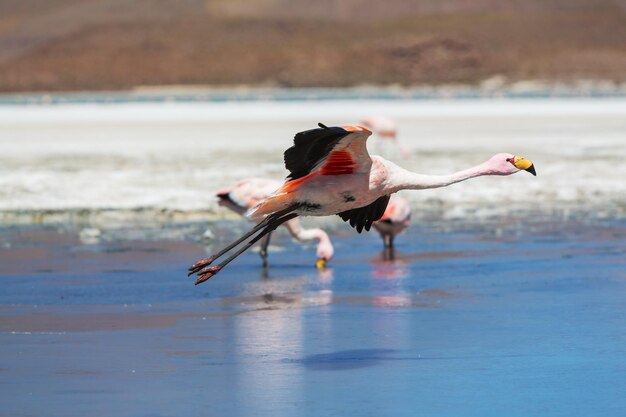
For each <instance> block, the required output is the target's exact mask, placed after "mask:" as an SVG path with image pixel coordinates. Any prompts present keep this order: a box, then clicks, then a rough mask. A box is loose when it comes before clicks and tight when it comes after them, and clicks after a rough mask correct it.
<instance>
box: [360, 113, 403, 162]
mask: <svg viewBox="0 0 626 417" xmlns="http://www.w3.org/2000/svg"><path fill="white" fill-rule="evenodd" d="M361 123H363V126H365V127H366V128H367V129H368V130H371V131H372V132H374V133H375V134H376V135H378V136H379V137H380V138H381V139H386V140H390V141H392V142H393V143H394V144H395V145H396V146H398V147H399V148H400V152H402V157H403V158H404V159H407V158H408V157H409V155H410V154H411V152H410V151H409V149H408V148H407V147H406V146H405V145H402V144H400V142H399V141H398V126H397V124H396V122H395V121H394V120H393V119H392V118H390V117H386V116H373V117H368V118H367V119H365V120H363V121H362V122H361Z"/></svg>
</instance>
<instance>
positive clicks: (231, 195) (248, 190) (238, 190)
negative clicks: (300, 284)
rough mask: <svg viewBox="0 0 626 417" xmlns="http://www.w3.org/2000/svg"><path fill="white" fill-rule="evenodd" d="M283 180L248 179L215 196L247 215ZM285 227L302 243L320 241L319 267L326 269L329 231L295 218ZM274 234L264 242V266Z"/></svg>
mask: <svg viewBox="0 0 626 417" xmlns="http://www.w3.org/2000/svg"><path fill="white" fill-rule="evenodd" d="M281 185H282V182H280V181H275V180H271V179H267V178H247V179H244V180H241V181H239V182H238V183H237V184H235V186H234V187H232V188H224V189H221V190H219V191H218V192H217V193H216V195H217V197H218V198H219V201H218V204H219V205H220V206H223V207H226V208H229V209H230V210H232V211H234V212H235V213H239V214H241V215H245V213H246V211H248V210H249V209H251V208H252V207H254V206H256V205H257V204H258V203H259V202H261V201H263V200H265V199H266V198H268V197H269V196H271V195H272V194H273V193H274V191H276V190H277V189H278V188H280V186H281ZM283 226H285V228H286V229H287V230H288V231H289V233H290V234H291V236H293V237H294V238H295V239H297V240H298V241H300V242H306V241H309V240H317V241H318V244H317V262H316V264H315V265H316V266H317V268H318V269H323V268H324V267H325V266H326V263H327V262H328V261H330V260H331V258H332V257H333V253H334V249H333V244H332V243H331V241H330V238H329V237H328V234H326V232H324V231H323V230H322V229H304V228H302V225H301V223H300V219H298V218H293V219H291V220H288V221H286V222H285V223H283ZM271 235H272V233H271V232H269V233H267V235H265V238H264V239H263V242H262V243H261V250H260V251H259V254H260V255H261V259H262V260H263V266H264V267H267V266H268V262H267V248H268V246H269V243H270V237H271Z"/></svg>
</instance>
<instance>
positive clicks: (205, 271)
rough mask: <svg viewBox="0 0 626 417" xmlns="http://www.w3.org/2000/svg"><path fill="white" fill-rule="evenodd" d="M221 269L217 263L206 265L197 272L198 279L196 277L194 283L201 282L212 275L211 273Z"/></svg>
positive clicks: (213, 273)
mask: <svg viewBox="0 0 626 417" xmlns="http://www.w3.org/2000/svg"><path fill="white" fill-rule="evenodd" d="M221 269H222V267H221V266H219V265H214V266H207V267H206V268H204V269H203V270H202V271H200V272H199V273H198V279H196V285H198V284H202V283H203V282H204V281H208V280H209V279H210V278H212V277H213V275H215V274H217V273H218V272H220V270H221Z"/></svg>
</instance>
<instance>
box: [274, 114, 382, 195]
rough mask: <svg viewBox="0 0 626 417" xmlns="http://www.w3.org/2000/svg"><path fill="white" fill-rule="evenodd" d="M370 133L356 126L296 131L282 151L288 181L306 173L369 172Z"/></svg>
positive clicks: (322, 127)
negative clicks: (283, 152) (368, 148)
mask: <svg viewBox="0 0 626 417" xmlns="http://www.w3.org/2000/svg"><path fill="white" fill-rule="evenodd" d="M371 134H372V132H370V131H369V130H367V129H365V128H363V127H359V126H344V127H326V126H324V125H322V124H321V123H320V128H317V129H311V130H305V131H304V132H300V133H298V134H296V136H295V137H294V140H293V146H292V147H291V148H289V149H287V150H286V151H285V167H286V168H287V169H288V170H289V176H288V177H287V181H288V182H287V184H289V182H293V181H294V180H298V179H300V178H304V177H307V176H309V175H314V174H321V175H346V174H353V173H356V172H368V171H369V169H370V167H371V165H372V159H371V158H370V155H369V153H368V152H367V146H366V142H367V138H368V137H369V136H370V135H371Z"/></svg>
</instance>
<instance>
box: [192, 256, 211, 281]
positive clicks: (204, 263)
mask: <svg viewBox="0 0 626 417" xmlns="http://www.w3.org/2000/svg"><path fill="white" fill-rule="evenodd" d="M214 260H215V256H209V257H208V258H202V259H200V260H199V261H198V262H196V263H195V264H193V265H191V266H190V267H189V269H188V271H189V273H188V274H187V276H188V277H190V276H192V275H193V274H195V273H196V272H198V271H200V270H201V269H203V268H204V267H206V266H209V265H211V264H212V263H213V261H214Z"/></svg>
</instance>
